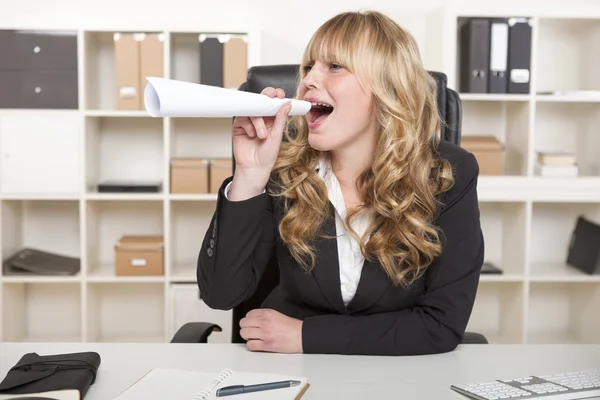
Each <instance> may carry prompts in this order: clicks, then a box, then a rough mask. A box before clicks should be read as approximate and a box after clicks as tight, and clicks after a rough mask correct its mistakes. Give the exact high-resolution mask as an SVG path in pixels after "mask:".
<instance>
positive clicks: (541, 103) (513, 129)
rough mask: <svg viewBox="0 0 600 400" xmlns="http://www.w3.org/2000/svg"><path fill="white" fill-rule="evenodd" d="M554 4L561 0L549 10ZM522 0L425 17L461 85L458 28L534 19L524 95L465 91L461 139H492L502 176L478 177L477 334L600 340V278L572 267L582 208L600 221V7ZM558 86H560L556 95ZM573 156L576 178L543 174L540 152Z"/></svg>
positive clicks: (433, 65) (494, 338)
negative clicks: (486, 267)
mask: <svg viewBox="0 0 600 400" xmlns="http://www.w3.org/2000/svg"><path fill="white" fill-rule="evenodd" d="M549 8H552V7H549ZM533 11H534V10H524V9H523V8H522V7H521V8H520V7H512V8H510V7H499V8H496V9H494V8H493V7H487V6H486V7H482V8H481V9H477V7H470V8H469V9H465V8H462V7H460V6H457V7H445V8H440V9H436V10H434V11H432V12H431V13H429V14H428V16H427V22H428V26H436V27H437V28H436V29H437V30H436V31H435V33H432V34H430V35H429V36H428V37H427V41H426V48H427V51H426V52H425V54H424V60H425V62H426V64H427V68H429V69H435V70H441V71H444V72H445V73H446V74H447V76H448V86H449V87H451V88H460V87H461V86H460V62H459V59H460V51H459V35H458V32H459V26H460V24H461V22H462V21H464V20H465V19H466V18H470V17H483V18H507V17H528V18H530V20H531V26H532V37H531V53H530V56H531V58H530V60H531V66H530V67H531V68H530V72H531V75H530V87H529V91H528V92H526V93H510V92H509V93H468V92H464V93H460V91H459V93H460V97H461V100H462V105H463V110H462V112H463V114H462V117H463V119H462V121H463V123H462V135H463V137H469V136H480V135H486V136H494V137H495V138H496V139H498V140H499V142H500V143H501V144H502V146H503V160H504V168H503V173H502V174H500V175H486V174H483V175H481V176H480V181H479V198H480V209H481V220H482V225H483V230H484V236H485V240H486V261H490V262H492V263H493V264H494V265H496V266H498V267H500V268H501V269H502V270H503V273H502V274H499V275H492V274H490V275H483V276H482V279H481V284H480V287H479V290H478V294H477V299H476V304H475V309H474V311H473V316H472V318H471V320H470V322H469V326H468V330H472V331H476V332H481V333H483V334H485V335H486V336H487V337H488V339H489V340H490V342H492V343H534V344H545V343H596V344H597V343H600V324H598V322H596V320H595V318H594V317H593V316H594V315H597V314H598V312H600V275H587V274H585V273H582V272H580V271H579V270H577V269H575V268H572V267H570V266H568V265H567V264H566V258H567V252H568V246H569V243H570V240H571V233H572V231H573V229H574V227H575V223H576V219H577V217H578V216H580V215H581V216H585V217H587V218H588V219H590V220H591V221H593V222H596V223H600V161H599V160H600V158H598V156H597V151H598V149H600V136H599V135H598V132H599V130H600V96H594V95H592V94H589V92H588V93H581V92H580V93H568V92H567V93H564V94H563V93H560V91H572V90H579V91H585V90H587V91H591V90H598V89H600V76H598V74H597V73H596V72H595V71H598V70H599V68H600V53H599V52H598V50H597V49H598V48H599V46H600V9H595V10H589V9H580V10H578V9H577V8H573V9H571V10H569V11H568V12H566V11H564V12H560V14H559V11H556V14H552V10H550V11H548V10H541V9H540V10H537V11H535V12H533ZM556 92H559V93H558V94H553V93H556ZM552 151H568V152H571V153H573V154H575V156H576V159H577V162H578V166H579V173H578V176H576V177H549V176H541V175H540V172H539V169H538V168H537V157H538V152H552Z"/></svg>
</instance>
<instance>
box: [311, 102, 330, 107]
mask: <svg viewBox="0 0 600 400" xmlns="http://www.w3.org/2000/svg"><path fill="white" fill-rule="evenodd" d="M310 104H311V105H312V106H313V107H315V106H321V107H332V105H330V104H327V103H318V102H316V101H311V103H310Z"/></svg>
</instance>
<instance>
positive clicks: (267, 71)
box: [240, 64, 462, 145]
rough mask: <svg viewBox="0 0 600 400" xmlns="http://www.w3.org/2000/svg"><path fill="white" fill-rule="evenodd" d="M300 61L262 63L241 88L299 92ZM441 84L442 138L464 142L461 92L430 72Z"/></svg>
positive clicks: (439, 104) (439, 74)
mask: <svg viewBox="0 0 600 400" xmlns="http://www.w3.org/2000/svg"><path fill="white" fill-rule="evenodd" d="M299 72H300V66H299V64H281V65H260V66H255V67H251V68H250V69H249V70H248V75H247V78H246V82H244V83H243V84H242V85H241V86H240V90H243V91H246V92H253V93H260V92H261V91H262V90H263V89H264V88H265V87H268V86H271V87H275V88H282V89H283V90H284V92H285V95H286V97H293V96H294V95H295V94H296V88H297V78H298V74H299ZM429 74H430V75H431V76H432V77H433V78H434V79H435V81H436V83H437V88H438V90H437V97H438V108H439V113H440V116H441V118H442V121H443V124H442V138H443V139H445V140H447V141H449V142H452V143H454V144H457V145H460V138H461V131H460V127H461V117H462V115H461V114H462V107H461V102H460V98H459V96H458V93H456V92H455V91H454V90H452V89H449V88H448V86H447V81H448V79H447V77H446V75H445V74H444V73H442V72H435V71H429Z"/></svg>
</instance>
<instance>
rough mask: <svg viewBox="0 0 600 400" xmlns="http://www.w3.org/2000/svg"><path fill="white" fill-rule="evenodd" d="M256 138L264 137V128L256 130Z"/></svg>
mask: <svg viewBox="0 0 600 400" xmlns="http://www.w3.org/2000/svg"><path fill="white" fill-rule="evenodd" d="M258 136H260V137H261V138H264V137H265V128H260V129H259V130H258Z"/></svg>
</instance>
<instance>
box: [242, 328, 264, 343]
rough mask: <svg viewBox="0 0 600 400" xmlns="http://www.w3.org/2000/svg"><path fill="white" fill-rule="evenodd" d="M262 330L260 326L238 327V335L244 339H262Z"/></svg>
mask: <svg viewBox="0 0 600 400" xmlns="http://www.w3.org/2000/svg"><path fill="white" fill-rule="evenodd" d="M264 334H265V333H264V331H263V330H262V329H260V328H242V329H240V336H241V337H242V338H243V339H244V340H253V339H256V340H263V339H264Z"/></svg>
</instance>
